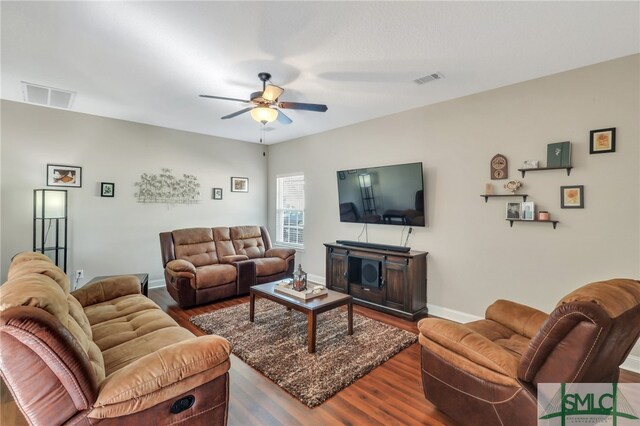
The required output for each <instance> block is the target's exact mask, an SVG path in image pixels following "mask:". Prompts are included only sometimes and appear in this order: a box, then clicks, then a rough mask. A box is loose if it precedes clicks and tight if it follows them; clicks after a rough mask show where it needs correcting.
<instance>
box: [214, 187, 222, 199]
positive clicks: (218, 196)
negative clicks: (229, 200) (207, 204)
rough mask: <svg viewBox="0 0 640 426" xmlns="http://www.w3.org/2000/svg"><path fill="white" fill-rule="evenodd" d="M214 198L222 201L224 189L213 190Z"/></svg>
mask: <svg viewBox="0 0 640 426" xmlns="http://www.w3.org/2000/svg"><path fill="white" fill-rule="evenodd" d="M212 198H213V199H214V200H222V188H213V195H212Z"/></svg>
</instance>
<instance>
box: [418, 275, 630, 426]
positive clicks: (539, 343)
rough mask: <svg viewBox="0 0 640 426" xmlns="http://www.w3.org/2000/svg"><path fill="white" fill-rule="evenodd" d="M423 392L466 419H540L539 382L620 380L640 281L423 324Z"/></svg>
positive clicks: (617, 281) (608, 283)
mask: <svg viewBox="0 0 640 426" xmlns="http://www.w3.org/2000/svg"><path fill="white" fill-rule="evenodd" d="M418 328H419V330H420V336H419V341H420V344H421V366H422V384H423V387H424V394H425V396H426V397H427V399H429V400H430V401H431V402H433V403H434V404H435V405H436V406H437V407H438V408H439V409H441V410H442V411H444V412H445V413H446V414H448V415H449V416H451V417H452V418H453V419H455V420H456V421H458V422H460V423H461V424H471V423H472V424H482V425H523V426H525V425H536V424H538V422H537V402H538V401H537V388H538V384H540V383H610V382H617V381H618V376H619V372H620V369H619V366H620V364H622V363H623V362H624V360H625V358H626V357H627V355H628V354H629V352H630V351H631V349H632V347H633V345H634V344H635V342H636V341H637V340H638V335H639V334H640V281H635V280H630V279H613V280H609V281H602V282H596V283H591V284H588V285H585V286H583V287H581V288H579V289H577V290H575V291H574V292H572V293H570V294H569V295H567V296H565V297H564V298H563V299H562V300H561V301H560V302H559V303H558V305H557V306H556V308H555V310H554V311H553V312H552V313H551V314H550V315H547V314H545V313H544V312H541V311H538V310H537V309H534V308H531V307H528V306H524V305H520V304H518V303H514V302H509V301H507V300H498V301H497V302H495V303H494V304H492V305H491V306H489V308H487V311H486V314H485V319H483V320H480V321H474V322H470V323H467V324H456V323H453V322H450V321H447V320H443V319H437V318H427V319H423V320H421V321H420V322H419V323H418Z"/></svg>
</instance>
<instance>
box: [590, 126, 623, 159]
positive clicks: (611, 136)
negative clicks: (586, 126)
mask: <svg viewBox="0 0 640 426" xmlns="http://www.w3.org/2000/svg"><path fill="white" fill-rule="evenodd" d="M608 152H616V128H615V127H610V128H608V129H597V130H592V131H591V132H590V134H589V154H605V153H608Z"/></svg>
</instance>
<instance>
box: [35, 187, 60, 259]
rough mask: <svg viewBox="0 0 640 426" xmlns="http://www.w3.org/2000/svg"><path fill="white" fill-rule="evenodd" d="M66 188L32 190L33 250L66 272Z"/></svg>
mask: <svg viewBox="0 0 640 426" xmlns="http://www.w3.org/2000/svg"><path fill="white" fill-rule="evenodd" d="M67 201H68V199H67V190H66V189H34V190H33V251H35V252H39V253H42V254H44V255H45V256H48V257H49V258H50V259H51V260H53V261H54V263H55V264H56V266H57V267H59V268H61V269H62V270H63V271H64V272H67V220H68V217H67Z"/></svg>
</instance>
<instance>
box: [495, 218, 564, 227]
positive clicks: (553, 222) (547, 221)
mask: <svg viewBox="0 0 640 426" xmlns="http://www.w3.org/2000/svg"><path fill="white" fill-rule="evenodd" d="M507 220H508V221H509V222H510V223H511V227H512V228H513V222H541V223H551V224H552V225H553V229H556V226H557V225H558V223H560V221H559V220H538V219H534V220H523V219H507Z"/></svg>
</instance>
